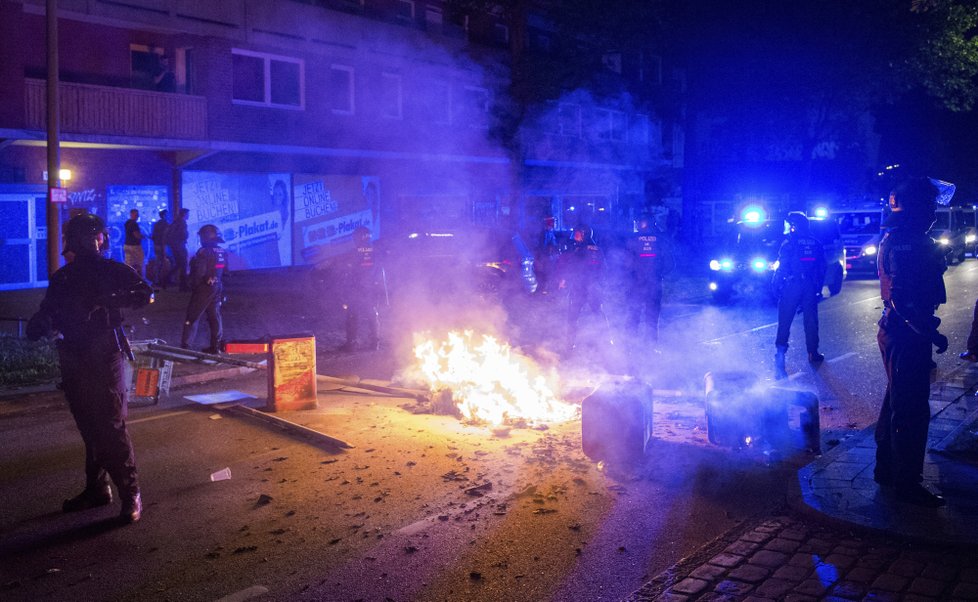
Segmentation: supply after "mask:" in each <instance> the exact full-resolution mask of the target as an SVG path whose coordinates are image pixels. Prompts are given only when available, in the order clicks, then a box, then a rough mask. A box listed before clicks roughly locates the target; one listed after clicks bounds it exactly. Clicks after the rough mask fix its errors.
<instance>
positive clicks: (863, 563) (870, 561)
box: [856, 554, 890, 570]
mask: <svg viewBox="0 0 978 602" xmlns="http://www.w3.org/2000/svg"><path fill="white" fill-rule="evenodd" d="M888 564H890V559H889V558H886V557H885V556H877V555H875V554H868V555H866V556H860V557H859V558H858V559H856V566H859V567H863V568H867V569H876V570H879V569H882V568H883V567H885V566H887V565H888Z"/></svg>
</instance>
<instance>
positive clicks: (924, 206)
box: [884, 178, 938, 231]
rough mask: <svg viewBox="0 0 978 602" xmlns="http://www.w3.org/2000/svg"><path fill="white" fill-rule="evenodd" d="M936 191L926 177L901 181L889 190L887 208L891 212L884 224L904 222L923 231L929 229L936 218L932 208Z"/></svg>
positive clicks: (891, 224) (892, 224) (894, 224)
mask: <svg viewBox="0 0 978 602" xmlns="http://www.w3.org/2000/svg"><path fill="white" fill-rule="evenodd" d="M937 192H938V191H937V187H935V186H934V184H933V183H932V182H931V181H930V180H929V179H927V178H910V179H908V180H905V181H903V182H901V183H900V184H898V185H897V186H896V187H894V188H893V190H892V191H891V192H890V201H889V209H890V211H891V212H892V213H891V214H890V217H889V218H887V223H886V224H884V225H886V226H896V225H901V224H906V225H910V226H913V227H921V228H923V229H924V230H925V231H926V230H928V229H930V227H931V225H933V223H934V220H935V219H936V218H937V216H936V214H935V210H934V209H935V208H934V203H935V202H936V200H937Z"/></svg>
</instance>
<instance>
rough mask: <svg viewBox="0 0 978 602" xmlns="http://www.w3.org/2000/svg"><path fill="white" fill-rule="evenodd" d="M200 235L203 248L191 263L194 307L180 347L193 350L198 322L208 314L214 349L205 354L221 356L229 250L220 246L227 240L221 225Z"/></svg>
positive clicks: (190, 308)
mask: <svg viewBox="0 0 978 602" xmlns="http://www.w3.org/2000/svg"><path fill="white" fill-rule="evenodd" d="M197 235H198V236H199V237H200V249H198V250H197V252H196V253H195V254H194V258H193V259H191V260H190V286H191V289H190V290H191V294H190V304H189V305H187V316H186V319H185V320H184V322H183V335H182V336H181V338H180V346H181V347H183V348H184V349H190V344H191V343H193V340H194V338H195V337H196V336H197V323H198V322H199V321H200V317H201V316H202V315H204V314H206V315H207V325H208V327H209V328H210V334H211V340H210V347H207V348H206V349H204V350H203V351H204V353H218V352H219V351H220V349H221V338H222V336H223V334H224V328H223V324H222V322H221V301H222V300H223V299H222V298H223V292H224V286H223V277H224V271H225V269H226V268H227V251H225V250H224V249H222V248H221V247H220V246H219V245H220V244H221V243H222V242H224V239H223V238H221V233H220V231H219V230H218V229H217V226H215V225H213V224H207V225H205V226H202V227H201V228H200V230H199V231H198V232H197Z"/></svg>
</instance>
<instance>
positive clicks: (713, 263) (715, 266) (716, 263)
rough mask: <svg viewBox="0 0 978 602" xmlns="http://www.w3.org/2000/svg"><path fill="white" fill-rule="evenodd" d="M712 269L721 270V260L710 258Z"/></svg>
mask: <svg viewBox="0 0 978 602" xmlns="http://www.w3.org/2000/svg"><path fill="white" fill-rule="evenodd" d="M710 269H711V270H713V271H714V272H719V271H720V262H719V261H717V260H716V259H711V260H710Z"/></svg>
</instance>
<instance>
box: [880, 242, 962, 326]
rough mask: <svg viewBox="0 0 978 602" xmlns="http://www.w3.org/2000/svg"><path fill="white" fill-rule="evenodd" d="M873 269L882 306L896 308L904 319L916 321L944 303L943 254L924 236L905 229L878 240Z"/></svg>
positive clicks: (930, 313)
mask: <svg viewBox="0 0 978 602" xmlns="http://www.w3.org/2000/svg"><path fill="white" fill-rule="evenodd" d="M877 268H878V271H879V277H880V296H881V297H882V298H883V302H884V304H885V305H886V306H887V307H893V306H895V307H897V308H898V310H899V311H900V313H901V315H903V317H904V319H908V320H911V321H912V322H916V320H915V319H916V318H920V317H927V316H931V315H933V314H934V311H935V310H936V309H937V306H938V305H941V304H942V303H946V302H947V291H946V290H945V288H944V272H945V271H946V270H947V265H946V262H945V259H944V255H943V254H942V253H941V250H940V247H939V246H938V245H937V243H936V242H934V239H932V238H931V237H929V236H927V235H926V234H924V233H920V232H914V231H912V230H909V229H907V228H905V227H897V228H894V229H893V230H891V231H890V232H888V233H887V234H886V235H885V236H884V237H883V240H882V241H880V248H879V253H878V255H877Z"/></svg>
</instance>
